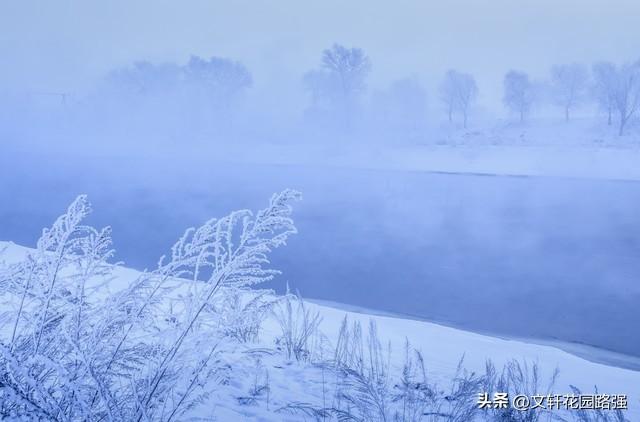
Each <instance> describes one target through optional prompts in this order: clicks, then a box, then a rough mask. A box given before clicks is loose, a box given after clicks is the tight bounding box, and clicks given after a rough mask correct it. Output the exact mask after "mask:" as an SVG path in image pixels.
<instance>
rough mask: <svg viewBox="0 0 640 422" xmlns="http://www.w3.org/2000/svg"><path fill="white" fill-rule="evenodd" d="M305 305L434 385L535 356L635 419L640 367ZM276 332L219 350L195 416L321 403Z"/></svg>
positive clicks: (264, 412)
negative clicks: (460, 371)
mask: <svg viewBox="0 0 640 422" xmlns="http://www.w3.org/2000/svg"><path fill="white" fill-rule="evenodd" d="M28 250H29V249H27V248H25V247H22V246H18V245H15V244H13V243H11V242H0V262H2V261H4V263H7V264H10V263H13V262H18V261H20V260H21V259H22V258H24V257H25V256H26V254H27V252H28ZM113 274H114V276H115V278H114V279H113V280H112V281H111V282H110V284H109V290H112V291H117V290H119V289H121V288H122V287H124V286H126V285H127V284H128V283H130V282H131V281H133V280H134V279H135V278H136V277H137V276H138V275H139V273H138V272H137V271H135V270H131V269H128V268H124V267H117V268H116V269H115V270H114V273H113ZM308 306H309V309H311V310H312V311H317V312H319V314H320V315H321V317H322V322H321V324H320V331H321V332H322V334H323V335H324V336H326V339H327V341H328V343H329V344H335V341H336V338H337V335H338V332H339V329H340V325H341V322H342V320H343V318H344V317H345V315H347V316H348V319H349V320H350V321H361V323H362V325H363V326H367V324H368V323H369V320H375V322H376V324H377V327H378V332H379V337H380V339H381V340H382V342H383V343H384V344H386V342H389V344H390V346H391V355H390V363H391V365H390V367H391V368H392V371H394V372H396V373H399V372H400V371H401V368H402V364H403V357H404V352H403V348H404V344H405V340H406V339H408V340H409V342H410V343H411V346H412V347H413V348H416V349H419V350H420V351H421V352H422V354H423V356H424V358H425V362H426V366H427V371H428V375H429V377H430V378H431V379H432V380H433V381H438V382H439V383H441V384H446V383H447V382H448V380H450V379H451V378H452V377H453V376H454V374H455V371H456V367H457V365H458V363H459V361H460V358H461V357H462V356H463V355H464V366H465V368H466V369H468V370H471V371H477V372H478V373H482V371H483V370H484V366H485V362H486V360H487V359H491V360H492V361H493V362H494V363H495V364H496V365H497V366H498V367H500V366H501V365H503V364H504V363H506V362H508V361H509V360H511V359H518V360H521V361H527V362H537V363H538V364H539V365H540V367H541V369H542V374H543V376H542V379H543V380H544V379H546V378H547V377H549V376H551V373H552V371H553V370H554V369H555V368H559V370H560V373H559V377H558V379H557V382H556V383H555V387H554V388H553V391H552V393H557V394H570V393H571V390H570V387H569V386H570V385H575V386H577V387H578V388H580V389H581V390H582V391H583V392H592V391H593V386H597V388H598V391H599V392H601V393H608V394H626V395H627V396H628V398H629V411H628V412H626V414H625V416H627V417H628V418H629V419H630V420H632V421H635V420H639V419H640V372H636V371H632V370H627V369H621V368H617V367H612V366H606V365H602V364H598V363H593V362H590V361H588V360H585V359H582V358H579V357H577V356H574V355H572V354H569V353H566V352H564V351H562V350H559V349H557V348H554V347H549V346H542V345H537V344H530V343H526V342H522V341H515V340H508V339H503V338H502V339H501V338H496V337H491V336H487V335H480V334H476V333H472V332H467V331H462V330H458V329H454V328H449V327H445V326H441V325H438V324H434V323H430V322H424V321H415V320H408V319H401V318H394V317H388V316H380V315H367V314H364V313H358V312H350V311H344V310H341V309H337V308H334V307H330V306H324V305H319V304H313V303H309V304H308ZM488 309H489V310H490V304H488ZM279 330H280V328H279V326H278V324H277V323H276V321H275V320H274V319H273V318H272V317H269V318H267V319H266V320H265V322H264V323H263V326H262V332H261V333H260V336H259V340H258V341H257V342H255V343H244V344H242V343H241V344H238V345H237V346H236V348H235V349H234V350H233V351H232V352H230V353H227V354H225V357H224V359H225V361H226V363H227V364H228V365H229V368H232V371H233V376H232V377H231V381H230V382H229V383H227V384H226V385H214V392H213V394H212V395H211V396H210V397H209V398H208V399H207V400H206V401H205V402H204V404H203V405H202V406H200V407H198V408H197V410H194V412H195V413H194V414H196V415H198V416H203V417H206V418H212V417H215V420H219V421H234V420H247V419H250V420H263V421H271V420H273V421H279V420H303V418H302V416H285V415H284V414H283V413H282V412H281V411H280V412H276V410H278V409H280V408H282V407H283V406H286V405H287V404H289V403H292V402H298V403H308V404H311V405H315V406H318V407H326V406H328V405H329V404H330V403H327V402H328V401H330V400H332V399H331V395H332V394H333V391H331V390H330V388H331V387H330V385H331V383H330V382H329V381H328V380H326V379H325V376H326V374H325V372H324V370H323V369H322V368H321V367H320V366H317V365H313V364H310V363H299V362H295V361H293V362H292V361H287V360H286V359H285V358H284V357H283V355H282V354H280V353H279V352H278V351H277V349H276V347H275V343H274V341H275V339H276V338H277V337H278V335H279ZM265 377H266V380H267V381H266V382H268V384H269V394H268V396H266V397H265V396H264V395H261V396H259V397H258V398H257V399H255V400H254V399H253V398H252V396H251V395H250V394H249V392H250V390H251V389H252V388H253V387H255V385H256V384H258V383H260V382H265V381H264V378H265ZM260 380H263V381H260ZM542 384H543V385H544V382H543V383H542ZM540 393H541V394H542V393H543V392H540ZM247 397H248V398H249V399H250V400H249V399H246V398H247ZM245 399H246V400H245ZM310 419H311V418H310Z"/></svg>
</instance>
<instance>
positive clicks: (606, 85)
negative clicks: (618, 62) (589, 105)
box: [591, 61, 617, 126]
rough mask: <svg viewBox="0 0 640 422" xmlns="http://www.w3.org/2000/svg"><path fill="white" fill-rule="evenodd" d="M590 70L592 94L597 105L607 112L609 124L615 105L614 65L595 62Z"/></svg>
mask: <svg viewBox="0 0 640 422" xmlns="http://www.w3.org/2000/svg"><path fill="white" fill-rule="evenodd" d="M591 72H592V74H593V84H592V87H591V90H592V93H593V96H594V98H595V100H596V102H597V103H598V106H599V107H600V108H601V109H602V110H603V111H604V112H606V113H607V124H608V125H609V126H611V124H612V121H613V109H614V107H615V92H616V78H617V70H616V66H615V65H614V64H613V63H611V62H605V61H602V62H598V63H595V64H594V65H593V67H592V69H591Z"/></svg>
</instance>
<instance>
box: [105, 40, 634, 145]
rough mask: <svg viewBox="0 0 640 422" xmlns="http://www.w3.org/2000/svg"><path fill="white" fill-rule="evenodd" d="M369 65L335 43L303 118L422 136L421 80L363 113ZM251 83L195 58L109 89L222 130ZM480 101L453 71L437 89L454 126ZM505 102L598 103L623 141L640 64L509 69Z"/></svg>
mask: <svg viewBox="0 0 640 422" xmlns="http://www.w3.org/2000/svg"><path fill="white" fill-rule="evenodd" d="M372 67H373V66H372V61H371V59H370V58H369V56H368V55H367V54H366V53H365V51H364V50H363V49H361V48H356V47H351V48H349V47H345V46H343V45H340V44H334V45H333V46H332V47H330V48H328V49H325V50H324V51H323V52H322V54H321V57H320V62H319V66H318V67H317V68H315V69H313V70H310V71H309V72H307V73H306V74H304V76H303V78H302V82H303V85H304V87H305V88H306V90H307V92H308V93H309V97H310V103H309V106H308V107H307V109H306V113H305V115H306V116H308V117H310V118H312V119H315V120H316V121H319V122H320V123H321V126H322V127H335V128H337V129H340V130H342V129H346V130H351V129H352V128H353V127H354V126H355V123H356V122H357V121H358V120H359V119H360V117H361V116H362V114H363V113H364V111H365V109H366V110H367V113H368V115H369V120H368V122H369V123H373V125H372V126H375V127H376V128H380V127H387V128H388V129H389V130H390V131H391V132H394V133H397V132H398V131H407V130H410V131H414V132H416V133H418V132H420V130H421V128H422V127H423V125H424V121H425V118H426V115H427V92H426V90H425V89H424V87H423V86H422V85H421V83H420V82H419V80H418V79H417V78H415V77H408V78H404V79H400V80H397V81H395V82H393V83H392V84H390V86H389V87H387V88H386V89H378V90H375V91H374V92H373V93H372V95H370V96H369V97H368V98H367V100H369V102H368V103H367V104H366V106H367V107H365V95H366V93H367V82H368V78H369V76H370V74H371V70H372ZM251 83H252V77H251V73H250V72H249V70H248V69H247V68H246V67H245V66H244V65H243V64H242V63H240V62H236V61H232V60H229V59H224V58H219V57H212V58H210V59H203V58H200V57H196V56H194V57H192V58H191V59H190V61H189V62H188V63H186V64H185V65H182V66H179V65H175V64H164V65H154V64H150V63H148V62H140V63H136V64H135V65H133V66H131V67H127V68H124V69H120V70H117V71H114V72H112V73H111V74H110V76H109V78H108V84H107V86H108V92H109V93H112V94H113V93H115V94H116V95H118V96H120V97H122V98H125V99H126V101H127V103H128V104H136V101H146V103H145V104H150V106H149V107H151V108H152V110H151V113H150V114H152V115H153V114H154V113H156V111H157V108H158V107H163V108H161V109H160V110H161V111H164V112H165V114H167V115H169V116H186V117H185V118H187V119H188V120H189V121H190V122H193V123H192V124H191V126H197V124H198V122H209V123H211V124H212V126H214V127H219V126H220V125H222V124H229V122H230V121H231V120H232V119H231V117H233V116H232V115H233V114H234V113H239V109H238V108H237V104H238V99H239V98H241V97H242V93H243V92H245V91H246V90H247V89H248V88H249V87H250V86H251ZM478 97H479V89H478V84H477V82H476V80H475V78H474V76H473V75H472V74H470V73H465V72H461V71H458V70H455V69H450V70H448V71H447V72H446V73H445V75H444V77H443V79H442V81H441V82H440V84H439V89H438V100H439V101H440V103H441V105H442V108H443V110H444V112H445V114H446V117H447V120H448V122H449V123H452V124H454V123H455V124H460V125H462V126H463V127H465V128H466V127H467V126H468V124H469V121H470V118H471V114H472V112H473V111H474V110H475V109H476V107H475V106H476V103H477V101H478ZM503 103H504V106H505V108H506V110H507V111H509V112H510V113H512V114H514V115H516V116H518V118H519V120H520V121H524V120H525V119H526V118H527V116H528V115H530V113H531V111H532V109H533V108H535V107H536V106H540V105H553V106H554V107H557V108H558V109H559V110H561V111H562V114H563V117H564V119H565V120H566V121H569V120H570V119H571V116H572V115H574V114H575V112H576V110H578V108H580V107H583V106H586V105H589V106H591V105H593V104H595V105H597V106H598V107H599V109H601V111H602V112H604V113H605V114H606V116H607V122H608V124H609V125H613V124H614V122H615V123H616V124H617V126H618V128H617V129H618V130H617V131H618V133H619V134H620V135H622V134H624V132H625V129H626V128H627V127H628V123H629V122H630V121H631V120H632V118H633V117H634V115H635V114H636V112H637V110H638V108H639V107H640V62H636V63H627V64H622V65H615V64H613V63H610V62H598V63H595V64H594V65H593V66H592V67H591V69H589V68H588V67H587V66H585V65H583V64H577V63H570V64H563V65H556V66H553V67H552V68H551V69H550V72H549V75H548V78H546V80H544V81H537V80H533V79H532V78H531V77H530V76H529V75H528V74H527V73H525V72H522V71H518V70H510V71H508V72H507V73H506V74H505V76H504V80H503ZM162 104H165V106H163V105H162ZM169 111H170V112H169ZM187 111H188V112H187ZM376 130H377V129H376Z"/></svg>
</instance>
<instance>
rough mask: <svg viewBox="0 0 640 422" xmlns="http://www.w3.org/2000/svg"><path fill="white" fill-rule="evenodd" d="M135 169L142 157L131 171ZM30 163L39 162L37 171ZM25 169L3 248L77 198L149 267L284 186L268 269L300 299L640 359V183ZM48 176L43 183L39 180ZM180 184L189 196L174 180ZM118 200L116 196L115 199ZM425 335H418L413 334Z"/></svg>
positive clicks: (110, 163)
mask: <svg viewBox="0 0 640 422" xmlns="http://www.w3.org/2000/svg"><path fill="white" fill-rule="evenodd" d="M138 159H140V158H138ZM33 160H36V158H33ZM136 161H137V159H131V160H125V159H117V160H115V159H101V160H96V161H94V162H92V163H85V164H77V163H74V164H73V165H74V175H71V174H65V173H63V172H60V168H59V164H58V163H56V162H47V161H46V159H44V160H43V161H40V162H38V164H37V168H39V169H40V170H39V172H37V173H33V172H30V171H29V170H26V169H29V168H33V167H34V165H35V163H36V162H35V161H31V162H29V163H27V162H23V163H19V164H16V163H11V164H9V163H7V162H4V163H3V164H4V165H5V166H4V167H3V169H7V168H9V167H12V166H14V165H17V168H18V169H22V170H16V168H14V171H12V172H11V174H7V173H5V172H3V173H2V175H1V176H2V177H3V179H4V180H8V179H7V178H8V177H12V183H11V185H9V186H6V185H5V188H4V189H3V190H2V197H1V198H0V221H2V225H0V238H2V239H12V240H14V241H15V242H17V243H21V244H25V245H33V244H34V242H35V240H36V239H37V237H38V235H39V233H40V229H41V228H42V227H44V226H47V225H49V224H50V223H51V222H52V221H53V219H54V218H55V217H56V216H57V215H58V214H59V213H60V212H61V211H62V210H63V209H64V208H65V207H66V205H67V204H68V203H69V202H70V201H71V200H72V199H73V198H74V197H75V195H76V194H77V193H81V192H82V193H87V194H89V198H90V200H91V201H92V203H93V205H94V209H95V211H94V213H93V215H92V216H91V218H90V220H89V221H90V223H92V224H94V225H96V226H102V225H111V226H112V227H113V236H114V241H115V247H116V249H117V257H116V258H117V259H118V260H122V261H124V263H125V264H126V265H128V266H132V267H134V268H137V269H144V268H153V267H154V266H155V264H156V262H157V260H158V258H159V257H160V256H161V255H162V254H164V253H167V252H168V251H169V248H170V246H171V245H172V244H173V242H174V241H175V240H176V239H177V238H178V237H179V235H181V233H182V232H183V230H184V229H186V228H187V227H189V226H192V225H198V224H200V223H202V222H204V221H205V220H206V219H208V218H210V217H213V216H222V215H224V214H226V213H228V212H229V211H231V210H233V209H237V208H243V207H246V208H250V209H258V208H261V207H263V206H264V205H265V204H266V200H267V199H268V197H269V195H270V194H271V193H273V192H276V191H278V190H280V189H282V188H284V187H292V188H295V189H298V190H301V191H302V192H304V199H303V201H302V202H300V203H298V204H296V206H295V213H294V217H295V219H296V223H297V226H298V228H299V231H300V232H299V234H298V235H296V236H295V237H294V238H293V239H292V240H291V241H290V243H289V245H288V246H287V247H285V248H283V249H280V250H278V251H276V253H275V255H274V258H273V263H274V266H275V267H276V268H279V269H281V270H282V271H283V275H282V276H280V277H278V278H277V279H276V280H275V281H274V282H272V283H270V284H269V285H267V286H265V287H272V288H275V289H276V290H278V291H284V288H285V283H288V284H289V286H290V288H291V289H294V290H299V291H300V292H301V293H302V294H303V295H304V296H306V297H309V298H315V299H325V300H331V301H336V302H342V303H346V304H352V305H358V306H363V307H368V308H373V309H379V310H385V311H391V312H397V313H402V314H408V315H412V316H415V317H421V318H426V319H432V320H436V321H441V322H444V323H448V324H453V325H456V326H460V327H463V328H468V329H471V330H482V331H490V332H494V333H497V334H503V335H515V336H521V337H535V338H544V339H561V340H564V341H574V342H582V343H586V344H590V345H595V346H598V347H602V348H607V349H612V350H616V351H619V352H624V353H628V354H633V355H636V356H640V338H639V337H638V332H637V330H636V328H635V326H634V325H633V324H630V322H631V321H634V320H637V317H638V310H637V306H636V304H637V300H638V298H639V297H640V287H638V286H639V285H638V283H637V282H636V279H637V275H638V274H640V261H639V260H638V259H637V257H638V254H639V253H640V221H639V220H638V218H637V213H636V211H635V210H634V209H633V208H632V207H629V204H637V203H640V183H638V182H621V181H607V180H600V181H596V180H585V179H570V178H545V177H508V176H480V175H465V174H433V173H425V172H402V171H381V170H357V169H348V168H332V169H330V171H327V168H325V167H322V166H275V165H255V164H228V163H226V164H225V163H220V162H218V163H210V165H208V166H204V165H202V164H203V163H204V162H203V161H202V160H196V159H193V160H187V161H181V160H173V161H163V162H157V163H156V164H157V165H156V166H154V169H153V170H150V169H147V170H145V171H141V172H140V173H137V174H136V173H135V172H131V171H129V172H126V173H119V172H118V171H114V169H126V168H131V167H130V166H135V164H136ZM43 175H48V176H47V177H43ZM183 180H189V181H190V182H189V183H188V184H182V183H177V181H183ZM124 186H126V189H123V187H124ZM418 334H419V333H418Z"/></svg>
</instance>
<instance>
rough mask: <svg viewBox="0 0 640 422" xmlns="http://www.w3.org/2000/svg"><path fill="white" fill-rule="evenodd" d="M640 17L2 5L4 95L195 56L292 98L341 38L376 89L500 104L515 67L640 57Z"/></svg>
mask: <svg viewBox="0 0 640 422" xmlns="http://www.w3.org/2000/svg"><path fill="white" fill-rule="evenodd" d="M639 19H640V1H638V0H608V1H602V0H599V1H596V0H583V1H577V0H537V1H533V0H485V1H480V0H478V1H472V0H446V1H445V0H440V1H431V0H425V1H418V0H414V1H408V0H394V1H385V2H383V1H372V0H356V1H345V0H342V1H340V0H324V1H314V2H311V1H302V0H283V1H265V0H233V1H231V0H229V1H216V0H208V1H205V0H183V1H177V0H174V1H168V0H138V1H136V0H104V1H89V0H75V1H73V0H66V1H64V0H61V1H51V0H48V1H47V0H42V1H30V0H2V1H1V3H0V55H1V57H2V58H3V60H2V63H3V64H2V66H0V90H2V89H4V90H7V89H10V90H13V89H16V90H27V91H34V90H36V91H38V90H39V91H44V90H46V91H65V92H79V93H82V92H83V91H86V90H87V88H88V87H90V86H91V83H92V82H93V81H95V80H96V79H97V78H99V77H100V76H101V75H103V74H104V73H105V72H106V71H108V70H109V69H111V68H113V67H115V66H120V65H124V64H128V63H130V62H132V61H134V60H141V59H147V60H150V61H167V60H172V61H178V62H183V61H186V60H187V58H188V57H189V55H190V54H198V55H202V56H212V55H217V56H223V57H231V58H235V59H239V60H241V61H243V62H244V63H245V64H246V65H247V66H248V67H249V68H250V70H251V71H252V73H253V75H254V81H255V87H254V90H255V91H256V92H258V93H260V92H269V90H270V89H272V88H273V87H274V86H282V87H285V88H283V89H289V90H291V92H293V91H294V90H297V89H298V88H299V79H300V76H301V75H302V73H304V72H305V71H306V70H308V69H309V68H311V67H314V66H315V65H317V63H318V61H319V56H320V52H321V50H322V49H323V48H326V47H327V46H329V45H331V44H332V43H333V42H336V41H337V42H340V43H342V44H345V45H347V46H359V47H362V48H364V49H365V50H366V52H367V53H368V54H369V56H370V57H371V60H372V62H373V73H372V75H371V85H372V86H374V87H375V86H384V85H385V84H387V83H388V82H390V81H391V80H393V79H396V78H400V77H404V76H407V75H416V76H418V77H419V78H421V79H422V80H423V81H425V82H426V85H427V88H428V89H429V93H430V96H431V97H433V96H434V92H433V91H434V86H435V85H437V82H438V80H439V78H440V77H441V75H442V74H443V73H444V71H445V70H446V69H447V68H449V67H454V68H458V69H460V70H464V71H469V72H472V73H474V74H475V75H476V77H477V79H478V84H479V87H480V91H481V95H482V97H481V99H482V100H483V101H484V102H485V103H487V104H492V103H494V102H496V101H497V100H498V99H499V97H500V92H499V91H500V86H501V85H500V84H501V80H502V76H503V74H504V72H505V71H506V70H507V69H508V68H521V69H524V70H527V71H529V72H531V73H532V74H533V75H534V76H538V77H543V76H544V75H545V73H546V72H547V70H548V68H549V67H550V65H551V64H553V63H560V62H571V61H582V62H585V63H590V62H592V61H594V60H597V59H609V60H612V61H617V62H620V61H627V60H636V59H638V58H640V23H639Z"/></svg>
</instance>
